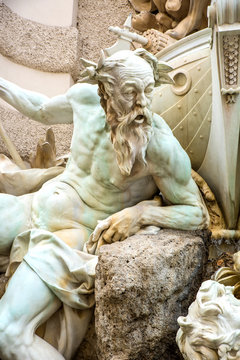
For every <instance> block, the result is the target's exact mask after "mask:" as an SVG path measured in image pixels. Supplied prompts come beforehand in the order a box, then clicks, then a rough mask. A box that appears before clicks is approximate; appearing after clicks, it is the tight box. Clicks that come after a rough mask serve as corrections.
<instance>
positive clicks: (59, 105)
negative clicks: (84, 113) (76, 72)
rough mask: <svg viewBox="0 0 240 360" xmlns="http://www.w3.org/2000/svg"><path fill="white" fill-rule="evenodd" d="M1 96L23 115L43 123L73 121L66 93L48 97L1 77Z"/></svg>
mask: <svg viewBox="0 0 240 360" xmlns="http://www.w3.org/2000/svg"><path fill="white" fill-rule="evenodd" d="M0 98H1V99H3V100H4V101H6V102H7V103H8V104H10V105H11V106H13V107H14V108H15V109H17V110H18V111H19V112H21V113H22V114H23V115H26V116H28V117H29V118H31V119H33V120H36V121H39V122H41V123H43V124H47V125H53V124H68V123H72V122H73V113H72V107H71V104H70V103H69V101H68V98H67V96H66V95H58V96H55V97H53V98H51V99H50V98H48V97H47V96H46V95H42V94H39V93H36V92H33V91H30V90H25V89H22V88H21V87H19V86H17V85H15V84H13V83H11V82H10V81H7V80H5V79H2V78H0Z"/></svg>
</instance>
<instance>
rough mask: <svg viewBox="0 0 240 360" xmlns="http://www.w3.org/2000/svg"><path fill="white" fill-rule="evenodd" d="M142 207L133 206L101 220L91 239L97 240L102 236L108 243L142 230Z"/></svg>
mask: <svg viewBox="0 0 240 360" xmlns="http://www.w3.org/2000/svg"><path fill="white" fill-rule="evenodd" d="M140 215H141V214H140V208H139V207H138V206H133V207H131V208H127V209H124V210H121V211H119V212H117V213H116V214H113V215H111V216H109V217H108V218H107V219H105V220H102V221H99V223H98V225H97V226H96V228H95V230H94V232H93V233H92V235H91V241H92V242H97V241H98V240H99V239H100V237H101V238H102V239H103V240H104V241H105V242H107V243H109V244H111V243H112V242H116V241H122V240H124V239H126V238H127V237H129V236H131V235H133V234H136V232H137V231H138V230H140V227H141V223H140V217H141V216H140Z"/></svg>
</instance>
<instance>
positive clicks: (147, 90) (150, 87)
mask: <svg viewBox="0 0 240 360" xmlns="http://www.w3.org/2000/svg"><path fill="white" fill-rule="evenodd" d="M152 91H153V87H152V86H148V87H146V89H145V90H144V92H145V94H150V93H151V92H152Z"/></svg>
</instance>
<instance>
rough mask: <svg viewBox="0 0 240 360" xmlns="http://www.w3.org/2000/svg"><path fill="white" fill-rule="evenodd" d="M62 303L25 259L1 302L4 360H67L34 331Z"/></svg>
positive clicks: (0, 347)
mask: <svg viewBox="0 0 240 360" xmlns="http://www.w3.org/2000/svg"><path fill="white" fill-rule="evenodd" d="M60 306H61V301H60V300H59V299H58V298H57V297H56V296H55V295H54V294H53V293H52V291H51V290H50V289H49V288H48V287H47V285H46V284H45V283H44V282H43V281H42V280H41V279H40V277H38V275H37V274H36V273H35V272H34V271H33V270H32V269H31V268H30V267H29V266H28V265H27V264H26V263H25V262H24V261H23V262H22V264H21V265H20V266H19V267H18V269H17V270H16V272H15V273H14V275H13V277H12V278H11V280H10V282H9V285H8V287H7V290H6V293H5V294H4V296H3V297H2V299H1V301H0V357H1V359H2V360H13V359H14V360H42V359H44V360H64V358H63V357H62V355H61V354H60V353H58V352H57V351H56V349H55V348H53V347H52V346H51V345H49V344H48V343H47V342H45V341H44V340H42V339H41V338H39V337H38V336H37V335H35V334H34V332H35V330H36V328H37V327H38V326H39V325H40V324H42V323H44V322H45V321H46V320H47V319H48V318H49V317H50V316H51V315H52V314H53V313H55V312H56V311H57V310H58V308H59V307H60Z"/></svg>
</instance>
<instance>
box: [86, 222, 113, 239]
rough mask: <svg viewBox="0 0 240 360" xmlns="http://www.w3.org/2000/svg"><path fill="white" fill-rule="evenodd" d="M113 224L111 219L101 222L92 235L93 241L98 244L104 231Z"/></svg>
mask: <svg viewBox="0 0 240 360" xmlns="http://www.w3.org/2000/svg"><path fill="white" fill-rule="evenodd" d="M110 224H111V219H105V220H102V221H100V222H99V224H98V225H97V226H96V228H95V230H94V231H93V233H92V234H91V241H92V242H96V241H98V239H99V237H100V235H101V233H102V232H103V230H106V229H107V228H108V227H109V226H110Z"/></svg>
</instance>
